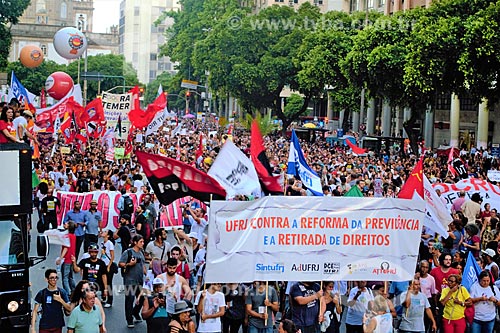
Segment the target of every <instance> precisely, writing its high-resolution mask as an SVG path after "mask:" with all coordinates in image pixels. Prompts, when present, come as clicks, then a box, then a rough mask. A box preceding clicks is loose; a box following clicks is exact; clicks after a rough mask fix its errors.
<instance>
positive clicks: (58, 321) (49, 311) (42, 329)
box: [31, 268, 71, 333]
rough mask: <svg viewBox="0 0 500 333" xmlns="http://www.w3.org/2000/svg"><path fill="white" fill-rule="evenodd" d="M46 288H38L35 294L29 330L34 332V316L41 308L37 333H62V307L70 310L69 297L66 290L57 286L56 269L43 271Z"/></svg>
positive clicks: (35, 316) (63, 323)
mask: <svg viewBox="0 0 500 333" xmlns="http://www.w3.org/2000/svg"><path fill="white" fill-rule="evenodd" d="M45 279H46V280H47V288H44V289H42V290H40V291H39V292H38V293H37V294H36V296H35V306H34V307H33V314H32V315H31V332H32V333H35V332H36V318H37V317H38V311H39V310H40V308H41V317H40V322H39V324H38V332H39V333H47V332H51V333H53V332H56V333H62V328H63V327H64V326H65V322H64V313H63V309H64V310H66V311H68V312H71V306H70V304H69V297H68V294H67V293H66V291H65V290H64V289H62V288H59V287H57V280H58V279H59V277H58V276H57V271H56V270H55V269H52V268H49V269H47V270H46V271H45Z"/></svg>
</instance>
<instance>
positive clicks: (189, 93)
mask: <svg viewBox="0 0 500 333" xmlns="http://www.w3.org/2000/svg"><path fill="white" fill-rule="evenodd" d="M189 97H191V92H190V91H189V90H188V91H186V100H188V101H189Z"/></svg>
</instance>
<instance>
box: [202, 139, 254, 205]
mask: <svg viewBox="0 0 500 333" xmlns="http://www.w3.org/2000/svg"><path fill="white" fill-rule="evenodd" d="M208 174H209V175H210V176H212V177H214V178H215V179H216V180H217V181H218V182H219V184H220V185H221V186H222V187H223V188H224V189H225V190H226V194H227V197H228V198H232V197H234V196H235V195H237V194H240V195H250V194H252V193H254V192H256V191H257V192H259V194H260V192H261V189H260V183H259V177H258V176H257V171H255V167H254V165H253V163H252V161H250V159H249V158H248V157H246V155H245V154H243V152H242V151H241V150H240V149H239V148H238V147H236V145H235V144H234V143H233V142H232V141H231V140H226V143H224V146H222V149H221V150H220V152H219V154H218V155H217V158H216V159H215V161H214V163H213V164H212V167H210V170H208Z"/></svg>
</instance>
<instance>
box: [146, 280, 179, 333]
mask: <svg viewBox="0 0 500 333" xmlns="http://www.w3.org/2000/svg"><path fill="white" fill-rule="evenodd" d="M166 305H167V304H166V297H165V283H164V282H163V280H162V279H160V278H155V279H154V280H153V293H152V295H150V296H148V297H146V298H144V302H143V303H142V313H141V314H142V318H143V319H145V320H146V325H147V329H148V333H153V332H166V330H167V329H168V324H169V321H170V320H169V316H168V313H167V306H166ZM172 305H173V304H172Z"/></svg>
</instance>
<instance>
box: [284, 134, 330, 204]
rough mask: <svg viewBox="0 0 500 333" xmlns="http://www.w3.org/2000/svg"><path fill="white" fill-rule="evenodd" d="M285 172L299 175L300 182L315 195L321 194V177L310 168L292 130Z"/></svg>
mask: <svg viewBox="0 0 500 333" xmlns="http://www.w3.org/2000/svg"><path fill="white" fill-rule="evenodd" d="M287 174H289V175H294V176H298V177H300V180H301V181H302V183H303V184H304V185H305V186H306V187H307V188H308V189H309V191H311V192H312V193H313V194H314V195H316V196H323V189H322V186H321V179H320V178H319V177H318V175H317V174H316V172H314V170H313V169H311V168H310V167H309V166H308V165H307V162H306V159H305V157H304V154H303V153H302V149H301V148H300V143H299V139H298V138H297V135H296V134H295V130H292V140H291V142H290V152H289V154H288V167H287Z"/></svg>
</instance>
